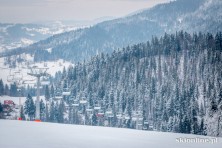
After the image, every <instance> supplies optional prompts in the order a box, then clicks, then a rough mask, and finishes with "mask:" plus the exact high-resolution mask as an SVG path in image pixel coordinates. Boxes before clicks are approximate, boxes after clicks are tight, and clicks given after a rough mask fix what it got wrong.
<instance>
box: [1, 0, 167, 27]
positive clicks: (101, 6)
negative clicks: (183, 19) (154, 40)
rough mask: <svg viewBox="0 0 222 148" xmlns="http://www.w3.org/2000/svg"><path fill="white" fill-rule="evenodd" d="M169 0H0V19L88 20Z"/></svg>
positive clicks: (123, 14)
mask: <svg viewBox="0 0 222 148" xmlns="http://www.w3.org/2000/svg"><path fill="white" fill-rule="evenodd" d="M167 1H170V0H0V22H2V23H11V22H12V23H32V22H40V21H41V22H42V21H51V20H92V19H95V18H100V17H103V16H113V17H121V16H125V15H127V14H129V13H132V12H134V11H137V10H140V9H144V8H149V7H152V6H154V5H156V4H158V3H163V2H167Z"/></svg>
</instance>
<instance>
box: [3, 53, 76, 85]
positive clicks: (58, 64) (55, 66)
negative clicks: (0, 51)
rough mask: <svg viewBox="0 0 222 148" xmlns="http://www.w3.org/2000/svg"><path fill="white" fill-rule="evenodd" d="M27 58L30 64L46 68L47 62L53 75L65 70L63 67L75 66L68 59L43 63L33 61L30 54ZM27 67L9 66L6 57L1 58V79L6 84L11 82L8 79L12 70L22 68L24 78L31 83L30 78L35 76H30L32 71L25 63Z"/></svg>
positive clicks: (48, 71) (49, 71)
mask: <svg viewBox="0 0 222 148" xmlns="http://www.w3.org/2000/svg"><path fill="white" fill-rule="evenodd" d="M26 57H27V58H26V59H27V60H29V61H30V62H31V63H32V64H30V66H31V67H32V66H38V67H40V68H44V65H45V64H46V65H47V67H48V70H47V73H49V74H50V75H51V76H55V74H56V72H58V71H61V72H62V70H63V68H64V67H65V68H66V69H67V68H68V67H69V66H71V65H72V66H73V64H72V63H70V62H68V61H64V60H62V59H59V60H57V61H47V62H41V63H33V57H31V56H30V55H26ZM23 66H24V67H25V68H21V66H20V65H19V66H17V67H16V68H8V67H7V66H5V65H4V58H0V70H1V73H0V79H2V80H3V82H4V84H6V83H8V84H9V82H8V81H7V77H8V76H9V75H10V71H19V70H21V73H22V75H23V80H26V81H28V82H27V83H29V80H33V79H35V78H33V77H32V76H29V75H28V74H27V73H28V72H30V71H29V70H30V69H28V67H27V65H23ZM30 83H35V81H34V82H30Z"/></svg>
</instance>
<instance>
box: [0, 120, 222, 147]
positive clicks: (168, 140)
mask: <svg viewBox="0 0 222 148" xmlns="http://www.w3.org/2000/svg"><path fill="white" fill-rule="evenodd" d="M0 131H1V132H0V148H163V147H167V148H221V145H222V139H221V138H217V142H215V143H180V142H178V141H176V139H177V138H180V137H184V138H185V137H187V138H197V137H198V138H208V139H215V138H213V137H203V136H198V135H186V134H174V133H162V132H152V131H139V130H131V129H118V128H108V127H92V126H81V125H68V124H55V123H38V122H29V121H13V120H0Z"/></svg>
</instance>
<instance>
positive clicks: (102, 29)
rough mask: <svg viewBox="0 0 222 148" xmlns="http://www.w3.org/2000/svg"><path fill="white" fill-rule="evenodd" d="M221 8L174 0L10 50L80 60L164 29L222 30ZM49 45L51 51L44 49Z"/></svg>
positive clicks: (212, 0)
mask: <svg viewBox="0 0 222 148" xmlns="http://www.w3.org/2000/svg"><path fill="white" fill-rule="evenodd" d="M221 11H222V2H221V1H220V0H177V1H173V2H169V3H165V4H159V5H157V6H155V7H153V8H151V9H147V10H144V11H142V12H138V13H137V14H133V15H130V16H127V17H124V18H120V19H115V20H111V21H105V22H102V23H99V24H97V25H95V26H92V27H89V28H85V29H79V30H76V31H71V32H66V33H62V34H58V35H54V36H52V37H49V38H48V39H46V40H42V41H40V42H37V43H35V44H32V45H30V46H28V47H24V48H18V49H16V50H13V51H12V52H10V53H9V54H19V53H22V52H28V53H32V54H35V60H51V59H58V58H63V59H66V60H70V61H73V62H77V61H83V60H84V59H86V60H87V59H89V58H90V57H91V56H93V55H95V54H97V53H100V52H105V53H110V52H112V51H113V50H115V49H118V48H122V47H125V46H128V45H132V44H136V43H140V42H145V41H147V40H150V39H151V38H152V36H161V35H163V34H164V33H165V32H167V33H174V32H176V31H179V30H185V31H187V32H190V33H192V32H199V31H202V32H211V33H213V34H214V33H215V32H217V31H221V30H222V20H221V18H222V13H220V12H221ZM49 48H50V49H52V52H51V53H49V52H47V50H46V49H49ZM43 54H44V56H43Z"/></svg>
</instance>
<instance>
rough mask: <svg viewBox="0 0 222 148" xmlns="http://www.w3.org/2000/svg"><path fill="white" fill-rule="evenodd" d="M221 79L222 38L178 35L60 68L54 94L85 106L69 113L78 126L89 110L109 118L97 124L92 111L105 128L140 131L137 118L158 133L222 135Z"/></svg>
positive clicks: (186, 34) (181, 33) (156, 39)
mask: <svg viewBox="0 0 222 148" xmlns="http://www.w3.org/2000/svg"><path fill="white" fill-rule="evenodd" d="M221 76H222V33H221V32H219V33H217V34H216V35H215V36H213V35H212V34H202V33H199V34H193V35H190V34H188V33H186V32H178V33H176V34H172V35H169V34H165V35H164V36H163V37H161V38H160V39H158V38H155V37H153V39H152V40H151V41H150V42H146V43H141V44H137V45H134V46H131V47H126V48H124V49H123V50H118V51H114V52H113V53H112V54H110V55H109V54H107V55H105V54H100V55H97V56H95V57H94V58H92V59H91V60H90V61H89V62H83V63H78V64H76V66H75V67H70V68H69V69H67V70H65V69H64V71H63V73H60V74H57V76H56V78H55V82H56V83H55V84H54V85H55V91H54V92H55V93H57V94H56V95H61V92H62V91H65V90H66V91H67V89H68V90H69V91H71V96H68V97H67V96H66V97H63V99H64V101H65V102H67V103H69V104H73V103H75V101H78V100H79V101H81V99H85V100H87V101H88V104H86V105H83V106H79V107H77V110H78V111H79V112H76V109H74V110H73V111H74V113H73V114H72V115H73V117H75V118H69V120H70V119H72V120H74V119H75V121H70V122H71V123H82V122H81V119H83V118H82V116H80V115H84V116H86V117H85V118H84V119H88V118H87V112H86V109H87V108H93V107H95V106H101V109H100V110H99V111H103V112H104V113H106V112H109V111H110V112H112V113H113V116H110V117H109V116H104V119H100V118H99V119H97V116H94V115H95V114H98V112H99V111H93V113H92V114H93V116H92V118H93V120H92V122H94V123H93V124H94V125H97V124H98V125H104V122H105V120H108V121H109V126H116V127H127V128H138V127H136V126H138V123H135V122H134V121H135V120H134V121H133V117H139V119H141V118H142V121H143V122H142V124H143V125H144V123H146V122H148V124H149V125H152V126H153V128H154V129H155V130H159V131H169V132H180V133H193V134H201V135H213V136H222V119H221V118H222V117H221V116H222V114H221V111H222V77H221ZM52 97H53V96H52ZM74 108H75V107H74ZM120 115H122V117H126V116H129V117H130V118H129V119H128V118H118V117H121V116H120ZM77 117H81V118H78V119H76V118H77ZM140 117H141V118H140ZM120 119H121V120H120ZM137 119H138V118H137ZM77 120H78V121H77ZM103 121H104V122H103ZM136 121H137V122H139V121H138V120H136ZM144 121H146V122H144ZM88 122H90V121H86V123H88ZM97 122H100V123H97ZM88 124H90V123H88Z"/></svg>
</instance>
